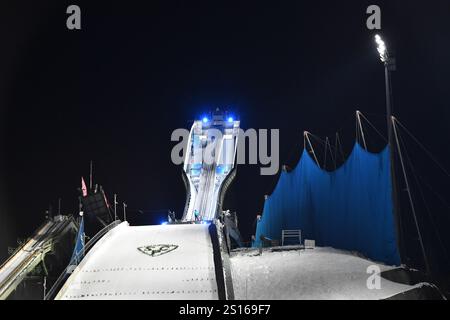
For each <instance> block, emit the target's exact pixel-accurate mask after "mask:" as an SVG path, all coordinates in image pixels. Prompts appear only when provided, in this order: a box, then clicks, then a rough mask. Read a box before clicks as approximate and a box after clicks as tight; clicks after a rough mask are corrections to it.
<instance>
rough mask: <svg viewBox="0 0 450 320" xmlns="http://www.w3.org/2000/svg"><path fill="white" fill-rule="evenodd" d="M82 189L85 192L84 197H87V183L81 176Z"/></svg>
mask: <svg viewBox="0 0 450 320" xmlns="http://www.w3.org/2000/svg"><path fill="white" fill-rule="evenodd" d="M81 191H82V192H83V197H86V196H87V194H88V193H87V187H86V183H85V182H84V179H83V177H81Z"/></svg>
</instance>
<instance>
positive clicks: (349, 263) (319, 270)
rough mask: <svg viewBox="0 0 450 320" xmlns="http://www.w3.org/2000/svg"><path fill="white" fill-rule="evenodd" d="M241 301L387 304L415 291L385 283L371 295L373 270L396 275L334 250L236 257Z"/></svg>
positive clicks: (252, 252) (253, 253) (251, 252)
mask: <svg viewBox="0 0 450 320" xmlns="http://www.w3.org/2000/svg"><path fill="white" fill-rule="evenodd" d="M230 261H231V271H232V278H233V287H234V295H235V299H237V300H241V299H242V300H243V299H249V300H252V299H254V300H258V299H268V300H278V299H280V300H283V299H289V300H291V299H292V300H296V299H332V300H344V299H345V300H347V299H350V300H354V299H364V300H366V299H367V300H372V299H384V298H387V297H390V296H393V295H395V294H397V293H400V292H404V291H408V290H410V289H413V288H414V286H409V285H404V284H399V283H395V282H392V281H389V280H387V279H384V278H381V288H380V289H372V290H370V289H368V287H367V279H368V277H369V276H370V275H371V274H369V273H367V267H369V266H370V265H374V264H376V265H378V266H379V267H380V270H381V271H385V270H389V269H393V268H395V267H390V266H386V265H382V264H379V263H376V262H373V261H369V260H366V259H363V258H361V257H358V256H356V255H353V254H351V253H349V252H345V251H340V250H335V249H332V248H318V247H316V248H315V249H307V250H292V251H281V252H271V251H270V250H264V251H263V254H262V255H259V251H258V250H244V251H238V252H234V253H232V256H231V259H230Z"/></svg>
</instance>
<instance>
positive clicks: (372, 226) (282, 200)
mask: <svg viewBox="0 0 450 320" xmlns="http://www.w3.org/2000/svg"><path fill="white" fill-rule="evenodd" d="M283 229H285V230H292V229H300V230H302V238H303V239H314V240H315V241H316V245H318V246H330V247H333V248H337V249H344V250H349V251H357V252H359V253H361V254H363V255H364V256H366V257H367V258H369V259H372V260H375V261H380V262H384V263H387V264H390V265H399V264H400V256H399V252H398V248H397V240H396V228H395V223H394V212H393V201H392V183H391V176H390V160H389V148H388V147H386V148H385V149H384V150H383V151H382V152H380V153H376V154H375V153H370V152H368V151H366V150H364V149H362V148H361V146H360V145H359V144H358V143H355V145H354V147H353V150H352V153H351V155H350V156H349V158H348V159H347V161H346V162H345V163H344V164H343V165H342V166H341V167H340V168H338V169H337V170H335V171H333V172H328V171H325V170H322V169H321V168H319V167H318V166H317V165H316V163H315V162H314V160H313V159H312V158H311V156H310V155H309V154H308V152H307V151H305V150H304V151H303V154H302V156H301V159H300V161H299V163H298V164H297V166H296V167H295V169H294V170H292V171H291V172H286V171H283V172H282V173H281V175H280V178H279V181H278V183H277V186H276V188H275V190H274V192H273V193H272V195H271V196H269V197H268V198H267V199H266V201H265V203H264V210H263V214H262V217H261V220H260V221H259V222H258V224H257V228H256V240H255V242H254V245H255V246H259V245H260V236H261V235H264V236H266V237H269V238H272V239H280V238H281V231H282V230H283Z"/></svg>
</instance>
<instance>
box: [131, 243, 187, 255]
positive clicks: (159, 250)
mask: <svg viewBox="0 0 450 320" xmlns="http://www.w3.org/2000/svg"><path fill="white" fill-rule="evenodd" d="M176 248H178V246H177V245H175V244H154V245H151V246H144V247H138V250H139V251H140V252H142V253H145V254H147V255H149V256H151V257H157V256H160V255H163V254H165V253H169V252H170V251H173V250H175V249H176Z"/></svg>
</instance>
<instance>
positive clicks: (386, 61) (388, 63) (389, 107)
mask: <svg viewBox="0 0 450 320" xmlns="http://www.w3.org/2000/svg"><path fill="white" fill-rule="evenodd" d="M375 43H376V44H377V51H378V54H379V55H380V60H381V62H383V65H384V80H385V91H386V120H387V131H388V147H389V155H390V162H391V167H390V171H391V179H392V202H393V206H394V208H393V210H394V217H395V223H396V229H397V235H398V236H397V245H398V248H399V251H400V257H401V258H404V257H405V256H406V255H405V249H404V240H403V239H404V237H403V230H402V219H401V212H400V207H399V198H398V192H397V189H398V186H397V179H396V170H395V168H396V165H395V162H396V161H395V160H396V158H395V157H396V156H395V154H396V148H395V139H394V132H393V126H392V120H391V117H392V116H393V103H392V85H391V71H395V59H394V58H392V57H391V56H390V55H389V52H388V50H387V46H386V43H385V42H384V40H383V39H382V38H381V37H380V35H378V34H376V35H375Z"/></svg>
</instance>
